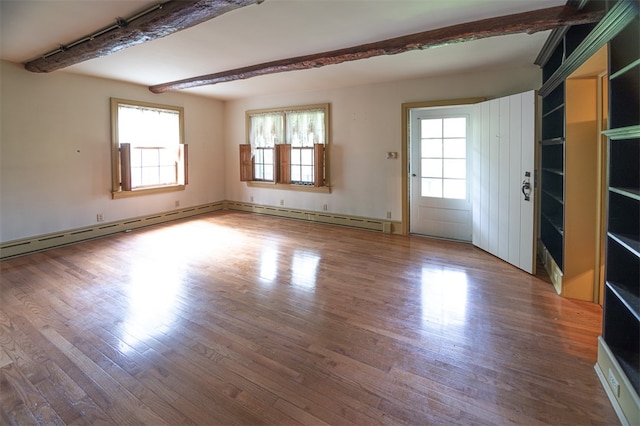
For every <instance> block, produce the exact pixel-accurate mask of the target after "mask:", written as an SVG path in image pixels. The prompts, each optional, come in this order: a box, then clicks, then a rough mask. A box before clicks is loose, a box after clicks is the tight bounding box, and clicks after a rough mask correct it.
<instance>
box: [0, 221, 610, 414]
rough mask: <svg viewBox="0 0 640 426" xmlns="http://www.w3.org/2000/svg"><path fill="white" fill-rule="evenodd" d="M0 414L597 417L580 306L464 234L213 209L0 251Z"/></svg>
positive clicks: (599, 409) (585, 316) (590, 331)
mask: <svg viewBox="0 0 640 426" xmlns="http://www.w3.org/2000/svg"><path fill="white" fill-rule="evenodd" d="M0 268H1V269H0V271H1V276H0V280H1V282H0V297H1V299H0V303H1V304H0V407H1V414H2V417H1V420H2V421H1V422H2V423H3V424H20V425H28V424H47V425H51V424H54V425H55V424H73V425H76V424H77V425H81V424H122V425H125V424H126V425H131V424H150V425H160V424H170V425H179V424H201V425H209V424H211V425H214V424H224V425H227V424H229V425H231V424H252V425H254V424H255V425H257V424H273V425H289V424H307V425H320V424H332V425H346V424H361V425H376V424H384V425H404V424H406V425H426V424H465V425H469V424H474V425H476V424H477V425H484V424H500V425H502V424H523V425H535V424H571V425H578V424H617V423H618V420H617V417H616V415H615V413H614V411H613V409H612V408H611V405H610V403H609V401H608V399H607V397H606V395H605V392H604V390H603V389H602V387H601V385H600V383H599V381H598V379H597V377H596V374H595V372H594V370H593V366H594V364H595V362H596V349H597V343H596V338H597V336H598V335H599V334H600V329H601V315H602V312H601V309H600V307H599V306H597V305H594V304H590V303H584V302H578V301H573V300H567V299H562V298H560V297H558V296H557V295H556V294H555V292H554V290H553V287H552V285H551V284H550V283H549V281H548V280H546V279H544V277H542V276H538V277H534V276H530V275H528V274H526V273H524V272H521V271H519V270H517V269H515V268H513V267H511V266H510V265H508V264H506V263H504V262H502V261H500V260H498V259H496V258H494V257H492V256H491V255H489V254H487V253H485V252H483V251H481V250H479V249H477V248H474V247H473V246H471V245H469V244H462V243H455V242H447V241H439V240H433V239H428V238H422V237H416V236H409V237H407V236H398V235H387V234H382V233H377V232H369V231H359V230H354V229H347V228H342V227H335V226H328V225H321V224H313V223H308V222H300V221H294V220H287V219H279V218H274V217H267V216H259V215H252V214H246V213H234V212H220V213H214V214H210V215H206V216H199V217H196V218H193V219H190V220H185V221H179V222H173V223H171V224H165V225H161V226H156V227H152V228H145V229H143V230H138V231H134V232H130V233H123V234H119V235H115V236H112V237H108V238H103V239H99V240H94V241H89V242H85V243H81V244H77V245H73V246H68V247H62V248H58V249H55V250H50V251H46V252H42V253H36V254H32V255H27V256H22V257H18V258H15V259H10V260H6V261H3V262H0Z"/></svg>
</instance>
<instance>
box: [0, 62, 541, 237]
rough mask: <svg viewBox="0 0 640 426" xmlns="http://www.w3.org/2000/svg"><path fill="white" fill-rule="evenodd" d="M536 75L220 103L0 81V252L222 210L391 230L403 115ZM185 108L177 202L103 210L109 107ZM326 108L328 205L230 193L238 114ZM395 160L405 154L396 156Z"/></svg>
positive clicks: (13, 73) (519, 87)
mask: <svg viewBox="0 0 640 426" xmlns="http://www.w3.org/2000/svg"><path fill="white" fill-rule="evenodd" d="M540 78H541V75H540V70H539V68H537V67H536V66H531V67H527V68H519V69H497V70H490V71H485V72H482V71H474V72H473V73H469V74H466V75H456V76H442V77H436V78H429V79H419V80H411V81H398V82H393V83H386V84H376V85H366V86H357V87H348V88H339V89H334V90H329V91H308V92H299V93H290V94H283V95H279V96H269V97H261V98H252V99H244V100H238V101H230V102H226V103H225V102H221V101H216V100H212V99H207V98H203V97H197V96H192V95H187V94H183V93H167V94H163V95H154V94H152V93H150V92H149V91H148V90H147V88H146V87H143V86H138V85H133V84H127V83H121V82H115V81H111V80H104V79H97V78H91V77H84V76H79V75H74V74H69V73H64V72H54V73H51V74H34V73H30V72H27V71H25V70H24V69H23V68H22V66H21V65H18V64H12V63H7V62H2V64H1V69H0V90H1V108H2V109H1V110H0V118H1V121H0V241H3V242H5V241H11V240H14V239H20V238H26V237H32V236H37V235H42V234H47V233H51V232H57V231H63V230H69V229H74V228H79V227H83V226H88V225H92V224H95V223H96V214H97V213H103V214H104V219H105V221H106V222H109V221H115V220H120V219H123V218H129V217H135V216H143V215H147V214H152V213H157V212H164V211H168V210H173V209H175V202H176V201H178V200H179V201H180V206H181V207H187V206H192V205H200V204H205V203H209V202H216V201H221V200H225V199H226V200H232V201H246V202H248V201H250V198H251V197H252V196H253V197H254V202H255V203H258V204H264V205H274V206H275V205H279V201H280V200H281V199H282V200H284V201H285V206H289V207H293V208H301V209H308V210H322V205H323V204H327V205H328V210H329V211H331V212H337V213H343V214H351V215H357V216H366V217H372V218H385V217H386V212H387V211H391V212H392V219H393V220H400V219H401V201H402V196H401V183H402V181H401V179H402V176H401V163H400V160H399V159H398V160H387V159H385V154H386V152H387V151H397V152H399V153H400V150H401V148H400V146H401V126H402V123H401V104H402V103H404V102H416V101H426V100H437V99H454V98H467V97H486V98H494V97H499V96H504V95H508V94H513V93H518V92H522V91H526V90H530V89H533V88H537V87H539V86H540ZM110 97H120V98H126V99H133V100H141V101H148V102H158V103H165V104H171V105H180V106H184V108H185V125H186V129H185V136H186V139H187V142H188V143H189V154H190V155H189V156H190V159H189V182H190V183H189V185H188V186H187V190H186V191H181V192H173V193H165V194H157V195H148V196H143V197H136V198H127V199H119V200H112V199H111V192H110V191H111V166H110V161H111V160H110V144H111V134H110V107H109V98H110ZM324 102H329V103H331V108H332V116H331V120H332V136H333V137H332V147H331V160H330V161H331V183H332V185H333V190H332V193H331V194H320V193H308V192H298V191H282V190H274V189H262V188H249V187H247V186H246V184H245V183H241V182H240V181H239V166H238V164H239V159H238V144H240V143H243V142H244V141H245V134H244V133H245V122H244V113H245V110H247V109H257V108H269V107H281V106H289V105H304V104H311V103H324ZM400 155H403V153H400Z"/></svg>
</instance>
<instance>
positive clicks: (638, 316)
mask: <svg viewBox="0 0 640 426" xmlns="http://www.w3.org/2000/svg"><path fill="white" fill-rule="evenodd" d="M567 4H568V5H570V6H574V7H582V8H585V9H589V8H604V9H605V10H606V15H605V16H604V18H603V19H602V20H601V21H600V22H599V23H597V24H596V25H591V26H573V27H570V28H563V29H556V30H554V31H553V32H552V34H551V36H550V37H549V39H548V40H547V43H546V44H545V47H544V48H543V50H542V51H541V53H540V55H539V56H538V59H537V60H536V63H537V64H539V65H541V66H542V70H543V86H542V88H541V89H540V91H539V94H540V96H541V97H542V117H541V135H542V137H541V141H540V145H541V149H540V151H541V154H540V158H541V164H540V169H541V171H540V175H541V182H540V192H541V197H540V200H541V206H540V215H541V217H540V243H541V244H540V246H541V247H542V248H543V252H544V254H545V255H546V256H547V257H549V258H550V259H551V261H552V263H555V265H554V267H555V268H557V269H558V270H560V272H561V274H560V275H562V274H563V273H564V274H566V273H568V269H569V268H570V261H568V259H570V258H571V257H572V256H574V255H575V249H571V248H570V247H571V244H570V240H571V239H572V238H573V235H572V234H573V231H572V230H571V228H572V226H571V224H572V223H573V220H574V218H575V217H574V216H572V213H571V210H572V208H573V206H571V204H573V200H574V199H575V196H574V188H573V187H572V183H571V180H572V177H571V175H572V174H573V171H572V169H571V166H570V164H571V163H572V161H573V160H574V159H575V157H576V155H579V154H577V152H579V151H578V150H576V151H575V152H574V151H572V149H571V144H572V143H573V141H572V139H573V138H574V137H573V136H572V135H571V128H570V127H571V124H570V120H569V119H568V117H569V116H570V114H571V111H570V110H571V109H572V108H573V106H572V103H571V101H570V99H571V96H572V95H571V91H572V88H571V86H572V84H573V82H571V81H570V80H571V74H572V73H573V72H574V71H575V70H576V69H578V67H580V64H582V63H584V62H585V61H586V60H587V59H588V58H590V57H591V56H592V55H594V53H595V52H596V51H598V50H599V49H601V48H602V47H603V46H606V48H607V55H608V61H607V62H608V63H607V67H606V75H607V76H608V80H605V83H606V84H604V85H603V87H605V88H606V93H605V98H604V99H608V105H607V106H606V108H605V112H606V113H607V114H606V120H607V127H604V130H603V131H602V133H603V134H604V135H605V136H606V148H607V150H606V151H607V161H606V175H605V176H604V178H605V179H606V185H605V186H606V191H605V192H604V193H603V197H602V198H604V202H605V205H604V210H605V213H606V220H605V221H604V222H605V223H606V225H605V228H606V229H603V234H602V235H603V238H602V239H601V242H602V244H601V245H602V246H604V248H605V250H606V255H605V262H604V269H605V272H604V278H605V279H604V281H605V282H604V292H603V293H604V299H603V300H600V302H601V303H602V304H603V333H602V336H601V337H600V338H599V339H598V361H597V364H596V366H595V370H596V372H597V374H598V376H599V378H600V380H601V382H602V385H603V387H604V389H605V391H606V392H607V394H608V396H609V398H610V400H611V402H612V405H613V406H614V408H615V409H616V412H617V413H618V415H619V417H620V420H621V422H622V423H623V424H640V398H639V397H638V394H639V393H640V374H639V369H640V357H639V352H640V107H639V98H640V87H639V86H640V22H639V19H638V9H639V2H638V1H637V0H608V1H595V0H592V1H589V0H581V1H573V0H569V1H568V2H567ZM569 83H571V84H569ZM576 86H578V85H576ZM574 103H575V104H578V103H579V102H574ZM574 164H575V163H574ZM576 188H577V187H576ZM575 190H577V191H578V192H579V191H580V189H575ZM596 190H597V189H596ZM589 232H591V233H593V234H596V235H598V231H597V228H596V229H591V230H589ZM605 234H606V236H605ZM596 240H597V237H596ZM598 244H600V243H598ZM595 257H596V259H597V258H598V256H597V252H596V256H595ZM596 263H597V260H596ZM548 270H549V269H548ZM596 277H597V274H596ZM565 278H566V277H565ZM553 279H554V276H553V275H552V280H553ZM561 279H562V277H561ZM554 284H555V283H554ZM595 294H596V292H594V301H598V298H596V297H595Z"/></svg>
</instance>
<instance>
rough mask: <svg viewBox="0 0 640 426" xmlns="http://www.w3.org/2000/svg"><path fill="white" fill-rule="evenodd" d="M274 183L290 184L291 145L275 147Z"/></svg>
mask: <svg viewBox="0 0 640 426" xmlns="http://www.w3.org/2000/svg"><path fill="white" fill-rule="evenodd" d="M276 161H277V162H278V163H277V164H276V170H277V175H276V182H277V183H291V144H279V145H276Z"/></svg>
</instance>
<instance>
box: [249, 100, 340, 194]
mask: <svg viewBox="0 0 640 426" xmlns="http://www.w3.org/2000/svg"><path fill="white" fill-rule="evenodd" d="M246 121H247V143H245V144H242V145H240V180H241V181H247V182H256V183H272V184H275V185H292V186H296V187H328V185H327V182H328V179H327V170H328V167H327V165H328V164H327V147H328V144H329V137H328V134H329V104H321V105H306V106H299V107H291V108H278V109H268V110H254V111H247V112H246Z"/></svg>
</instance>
